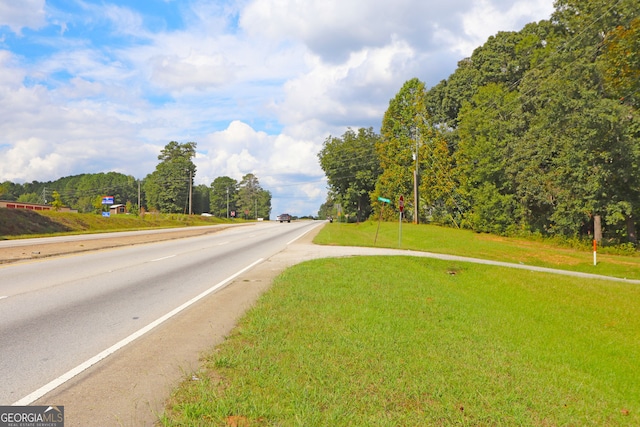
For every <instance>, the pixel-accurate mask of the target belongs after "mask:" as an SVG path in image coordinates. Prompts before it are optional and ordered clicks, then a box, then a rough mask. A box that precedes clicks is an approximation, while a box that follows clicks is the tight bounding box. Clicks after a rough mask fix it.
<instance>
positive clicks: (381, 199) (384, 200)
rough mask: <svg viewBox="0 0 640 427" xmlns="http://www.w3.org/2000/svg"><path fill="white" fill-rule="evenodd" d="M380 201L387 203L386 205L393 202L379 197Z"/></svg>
mask: <svg viewBox="0 0 640 427" xmlns="http://www.w3.org/2000/svg"><path fill="white" fill-rule="evenodd" d="M378 200H380V201H381V202H385V203H391V200H389V199H385V198H384V197H378Z"/></svg>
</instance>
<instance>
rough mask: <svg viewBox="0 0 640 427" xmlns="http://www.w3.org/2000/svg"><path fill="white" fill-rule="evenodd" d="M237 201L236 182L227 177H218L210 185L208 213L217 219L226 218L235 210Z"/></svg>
mask: <svg viewBox="0 0 640 427" xmlns="http://www.w3.org/2000/svg"><path fill="white" fill-rule="evenodd" d="M237 199H238V181H236V180H235V179H233V178H231V177H228V176H219V177H217V178H216V179H214V180H213V182H212V183H211V198H210V210H209V212H210V213H211V214H212V215H215V216H217V217H220V218H227V217H228V216H229V215H230V212H231V211H236V210H237V208H236V200H237ZM227 205H228V210H227Z"/></svg>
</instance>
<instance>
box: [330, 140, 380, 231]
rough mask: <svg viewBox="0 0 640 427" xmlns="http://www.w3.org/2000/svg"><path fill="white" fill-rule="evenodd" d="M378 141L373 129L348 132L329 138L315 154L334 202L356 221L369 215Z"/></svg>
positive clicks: (374, 183)
mask: <svg viewBox="0 0 640 427" xmlns="http://www.w3.org/2000/svg"><path fill="white" fill-rule="evenodd" d="M379 140H380V136H379V135H377V134H376V133H375V132H374V131H373V128H368V129H365V128H360V129H358V131H357V133H356V132H355V131H354V130H352V129H351V128H349V129H347V131H346V132H345V133H344V134H343V135H342V137H340V138H337V137H332V136H329V137H328V138H327V139H326V140H325V141H324V144H323V147H322V150H321V151H320V153H318V158H319V160H320V166H321V167H322V170H323V171H324V173H325V175H326V176H327V182H328V184H329V188H330V190H331V193H332V194H333V195H334V197H336V198H337V200H335V201H336V202H338V203H341V204H342V206H343V208H344V209H345V213H347V214H349V216H354V217H356V218H358V220H364V219H366V218H368V217H369V216H370V215H371V213H372V207H371V193H372V192H373V191H374V190H375V186H376V181H377V180H378V176H379V175H380V173H381V168H380V160H379V159H378V154H377V152H376V144H377V143H378V142H379Z"/></svg>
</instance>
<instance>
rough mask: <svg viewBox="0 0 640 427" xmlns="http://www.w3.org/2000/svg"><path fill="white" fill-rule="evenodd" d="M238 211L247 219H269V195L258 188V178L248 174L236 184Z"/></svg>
mask: <svg viewBox="0 0 640 427" xmlns="http://www.w3.org/2000/svg"><path fill="white" fill-rule="evenodd" d="M237 206H238V210H240V212H241V215H242V216H243V217H245V218H247V219H257V218H269V217H270V215H271V193H270V192H269V191H267V190H264V189H263V188H262V187H261V186H260V182H259V181H258V177H257V176H255V175H254V174H252V173H248V174H246V175H245V176H243V177H242V180H241V181H240V183H239V184H238V200H237Z"/></svg>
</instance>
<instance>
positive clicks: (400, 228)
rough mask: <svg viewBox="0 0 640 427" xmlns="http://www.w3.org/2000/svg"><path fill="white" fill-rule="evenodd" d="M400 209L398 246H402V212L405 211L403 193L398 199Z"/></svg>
mask: <svg viewBox="0 0 640 427" xmlns="http://www.w3.org/2000/svg"><path fill="white" fill-rule="evenodd" d="M398 209H400V214H399V215H398V217H399V219H398V247H399V248H400V247H402V213H403V212H404V196H403V195H402V194H401V195H400V199H399V200H398Z"/></svg>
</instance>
